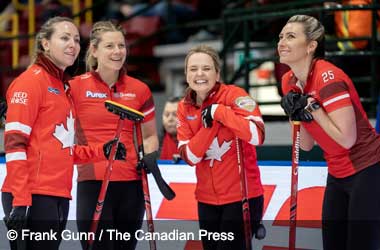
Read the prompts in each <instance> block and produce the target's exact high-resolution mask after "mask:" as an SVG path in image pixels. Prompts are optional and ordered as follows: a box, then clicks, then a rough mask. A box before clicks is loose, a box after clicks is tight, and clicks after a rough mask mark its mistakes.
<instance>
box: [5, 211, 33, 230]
mask: <svg viewBox="0 0 380 250" xmlns="http://www.w3.org/2000/svg"><path fill="white" fill-rule="evenodd" d="M26 210H27V209H26V206H16V207H13V208H12V210H11V212H10V214H9V216H6V217H4V222H5V225H6V226H7V228H8V230H11V229H13V230H16V231H21V230H22V229H23V228H24V227H25V225H26Z"/></svg>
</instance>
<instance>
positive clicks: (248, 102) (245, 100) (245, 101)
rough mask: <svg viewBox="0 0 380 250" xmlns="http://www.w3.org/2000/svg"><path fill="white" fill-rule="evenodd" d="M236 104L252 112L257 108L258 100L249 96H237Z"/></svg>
mask: <svg viewBox="0 0 380 250" xmlns="http://www.w3.org/2000/svg"><path fill="white" fill-rule="evenodd" d="M235 104H236V105H237V106H238V107H239V108H241V109H244V110H247V111H249V112H252V111H253V110H254V109H255V108H256V102H255V100H253V99H252V98H251V97H249V96H241V97H238V98H236V100H235Z"/></svg>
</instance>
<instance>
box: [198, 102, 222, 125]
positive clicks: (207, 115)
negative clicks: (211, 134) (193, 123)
mask: <svg viewBox="0 0 380 250" xmlns="http://www.w3.org/2000/svg"><path fill="white" fill-rule="evenodd" d="M217 107H218V104H211V105H209V106H207V107H206V108H204V109H203V110H202V123H203V127H205V128H211V127H212V122H213V120H214V112H215V110H216V108H217Z"/></svg>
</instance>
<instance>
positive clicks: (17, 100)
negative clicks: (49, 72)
mask: <svg viewBox="0 0 380 250" xmlns="http://www.w3.org/2000/svg"><path fill="white" fill-rule="evenodd" d="M11 103H12V104H24V105H27V104H28V93H26V92H14V93H13V96H12V98H11Z"/></svg>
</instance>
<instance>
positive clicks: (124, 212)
mask: <svg viewBox="0 0 380 250" xmlns="http://www.w3.org/2000/svg"><path fill="white" fill-rule="evenodd" d="M126 56H127V49H126V44H125V38H124V32H123V30H122V28H121V27H120V26H117V25H115V24H113V23H112V22H109V21H100V22H97V23H95V24H94V26H93V28H92V31H91V35H90V45H89V48H88V50H87V56H86V66H87V69H88V70H89V72H87V73H85V74H83V75H81V76H78V77H76V78H74V79H73V80H72V81H71V82H70V84H71V88H72V91H71V94H72V98H73V102H74V106H75V107H76V111H77V115H78V118H79V121H80V126H78V127H77V132H78V135H79V136H78V144H79V145H87V144H91V143H99V141H102V140H110V139H111V138H113V137H114V135H115V127H116V124H117V123H118V116H116V115H114V114H112V113H110V112H108V111H107V110H106V109H105V108H104V101H105V100H112V101H116V102H118V103H120V104H122V105H125V106H128V107H130V108H133V109H135V110H138V111H140V112H141V113H144V115H145V118H144V121H143V123H142V124H141V125H142V126H141V128H142V134H143V141H144V151H145V152H146V153H147V154H145V156H144V157H151V159H153V160H152V162H153V161H154V157H156V155H158V154H156V152H155V151H157V150H158V137H157V131H156V120H155V106H154V103H153V97H152V93H151V91H150V90H149V88H148V86H147V85H146V84H145V83H143V82H141V81H139V80H137V79H135V78H132V77H130V76H128V75H127V74H126V71H125V70H124V69H123V65H124V62H125V60H126ZM124 124H125V125H124V127H123V130H122V132H121V136H120V141H121V142H123V143H124V144H125V145H126V148H127V160H126V161H125V162H115V163H114V164H113V170H112V175H111V177H110V184H109V186H108V189H107V194H106V200H105V203H104V206H103V213H102V216H101V218H100V219H101V223H100V225H101V224H102V223H103V222H104V224H105V227H104V228H103V229H116V230H117V231H118V232H121V233H123V234H124V233H128V234H130V235H134V232H135V231H136V230H137V229H139V228H140V227H141V225H142V219H143V215H144V197H143V191H142V183H141V177H140V175H139V174H138V172H137V170H136V166H137V155H136V150H135V148H134V142H133V130H134V124H133V122H132V121H129V120H128V121H127V120H126V121H125V123H124ZM106 166H107V162H106V161H102V162H99V163H95V164H88V165H78V189H77V204H78V206H77V223H78V230H79V231H80V232H88V231H89V230H90V222H91V220H92V216H93V214H94V210H95V206H96V201H97V198H98V195H99V192H100V187H101V184H102V180H103V177H104V173H105V171H106ZM97 239H99V237H97ZM136 242H137V241H136V239H135V238H134V237H132V238H131V239H130V240H126V241H113V240H112V239H111V238H110V237H109V235H105V237H103V239H102V241H96V242H95V243H94V245H93V249H94V250H95V249H108V250H113V249H130V250H133V249H135V246H136ZM81 243H82V247H83V249H87V242H86V241H85V240H81Z"/></svg>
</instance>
